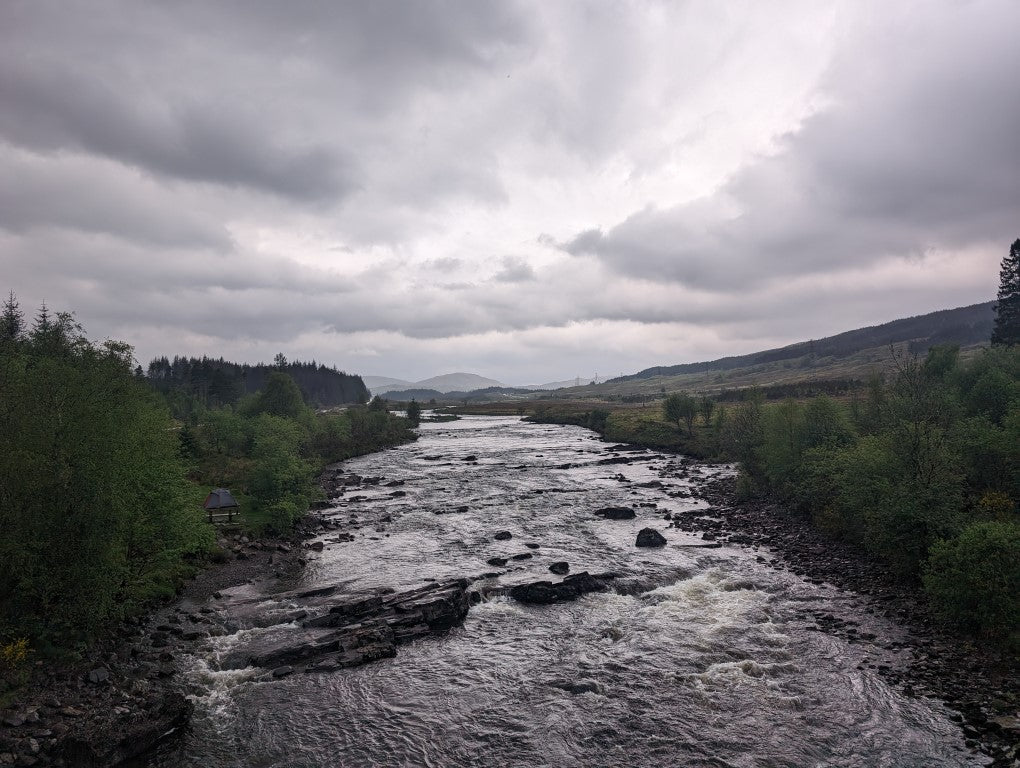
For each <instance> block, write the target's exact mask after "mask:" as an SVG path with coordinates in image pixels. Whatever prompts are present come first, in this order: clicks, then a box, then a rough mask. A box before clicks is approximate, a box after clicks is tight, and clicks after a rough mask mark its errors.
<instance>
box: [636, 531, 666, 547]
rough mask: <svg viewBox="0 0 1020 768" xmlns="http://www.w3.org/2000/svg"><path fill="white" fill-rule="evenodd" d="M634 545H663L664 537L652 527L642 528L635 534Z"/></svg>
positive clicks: (664, 544)
mask: <svg viewBox="0 0 1020 768" xmlns="http://www.w3.org/2000/svg"><path fill="white" fill-rule="evenodd" d="M635 546H638V547H664V546H666V537H665V536H663V535H662V534H661V533H659V532H658V531H657V530H655V529H654V528H642V529H641V530H640V531H639V532H638V535H637V541H636V542H635Z"/></svg>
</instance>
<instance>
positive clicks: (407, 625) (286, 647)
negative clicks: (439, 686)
mask: <svg viewBox="0 0 1020 768" xmlns="http://www.w3.org/2000/svg"><path fill="white" fill-rule="evenodd" d="M467 586H468V581H467V580H466V579H456V580H453V581H447V582H437V583H434V584H429V585H427V586H425V587H421V588H419V589H412V590H407V591H405V592H393V591H392V590H386V591H385V592H375V593H369V594H360V595H347V596H345V597H344V598H343V599H342V600H341V601H339V602H337V603H335V604H334V605H332V606H331V607H330V609H329V612H328V613H326V614H324V615H322V616H317V617H315V618H312V619H308V620H306V621H304V622H303V623H302V626H301V629H296V630H293V631H292V632H289V633H287V634H284V635H276V636H275V637H274V638H273V639H270V640H264V639H261V638H255V639H253V640H252V642H251V643H250V644H249V645H248V646H246V647H243V648H239V649H237V650H236V651H234V652H232V653H231V655H230V656H229V657H228V658H227V659H225V660H224V661H223V667H224V668H240V667H244V666H248V665H252V666H257V667H264V668H267V669H275V668H277V667H282V666H294V667H296V666H297V665H299V664H305V665H307V666H306V669H308V670H310V671H311V670H323V669H336V668H342V667H351V666H357V665H359V664H366V663H368V662H370V661H375V660H376V659H382V658H388V657H391V656H394V655H395V654H396V646H397V645H399V644H401V643H406V642H410V641H411V640H414V639H416V638H419V637H422V636H425V635H427V634H431V633H436V632H441V631H444V630H446V629H449V628H451V627H454V626H457V625H458V624H460V623H462V622H463V621H464V617H465V616H467V612H468V608H469V606H470V603H471V598H470V595H469V594H468V592H467Z"/></svg>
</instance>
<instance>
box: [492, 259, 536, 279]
mask: <svg viewBox="0 0 1020 768" xmlns="http://www.w3.org/2000/svg"><path fill="white" fill-rule="evenodd" d="M492 279H493V280H495V281H496V282H498V283H526V282H529V281H532V280H535V279H536V275H535V270H534V268H533V267H532V266H531V265H530V264H528V262H526V261H525V260H524V259H522V258H519V257H516V256H505V257H503V267H502V269H500V270H499V272H497V273H496V274H495V275H494V276H493V278H492Z"/></svg>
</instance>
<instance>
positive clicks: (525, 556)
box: [510, 552, 534, 560]
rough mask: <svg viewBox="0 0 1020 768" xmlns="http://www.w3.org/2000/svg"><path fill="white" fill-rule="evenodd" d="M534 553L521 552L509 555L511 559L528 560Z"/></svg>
mask: <svg viewBox="0 0 1020 768" xmlns="http://www.w3.org/2000/svg"><path fill="white" fill-rule="evenodd" d="M533 557H534V555H533V554H531V553H530V552H521V553H520V554H519V555H511V556H510V559H511V560H530V559H531V558H533Z"/></svg>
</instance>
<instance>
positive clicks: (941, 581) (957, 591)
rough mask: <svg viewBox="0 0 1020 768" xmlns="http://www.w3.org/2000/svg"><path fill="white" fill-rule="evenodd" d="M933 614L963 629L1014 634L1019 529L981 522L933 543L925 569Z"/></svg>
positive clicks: (1018, 614) (1019, 623) (1019, 591)
mask: <svg viewBox="0 0 1020 768" xmlns="http://www.w3.org/2000/svg"><path fill="white" fill-rule="evenodd" d="M923 580H924V588H925V591H926V592H927V594H928V597H929V599H930V600H931V604H932V608H933V609H934V611H935V613H936V614H937V615H938V616H940V617H941V618H942V619H943V620H944V621H946V622H947V623H949V624H952V625H954V626H957V627H959V628H962V629H967V630H970V631H980V632H985V633H988V634H992V635H999V636H1002V635H1009V634H1010V633H1013V634H1014V635H1015V634H1016V633H1017V631H1018V629H1017V628H1018V627H1020V526H1018V525H1016V524H1015V523H999V522H982V523H975V524H973V525H971V526H970V527H968V528H967V529H966V530H965V531H963V533H961V534H960V535H959V536H957V537H956V538H955V539H951V540H948V541H939V542H936V543H935V544H934V545H933V546H932V548H931V552H930V555H929V557H928V561H927V563H925V566H924V572H923Z"/></svg>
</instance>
